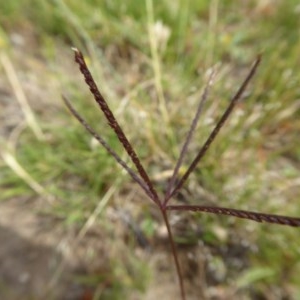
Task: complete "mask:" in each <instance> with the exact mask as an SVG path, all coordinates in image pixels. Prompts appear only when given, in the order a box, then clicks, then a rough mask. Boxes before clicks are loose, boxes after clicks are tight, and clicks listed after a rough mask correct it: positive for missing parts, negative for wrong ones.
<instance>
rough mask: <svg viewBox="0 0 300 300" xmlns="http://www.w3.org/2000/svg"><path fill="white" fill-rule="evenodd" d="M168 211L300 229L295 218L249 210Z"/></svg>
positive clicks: (194, 208)
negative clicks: (199, 213)
mask: <svg viewBox="0 0 300 300" xmlns="http://www.w3.org/2000/svg"><path fill="white" fill-rule="evenodd" d="M166 208H167V210H180V211H193V212H206V213H212V214H216V215H226V216H232V217H236V218H241V219H247V220H251V221H255V222H260V223H262V222H264V223H273V224H279V225H287V226H292V227H300V218H293V217H287V216H281V215H273V214H264V213H258V212H253V211H248V210H240V209H233V208H226V207H216V206H201V205H169V206H167V207H166Z"/></svg>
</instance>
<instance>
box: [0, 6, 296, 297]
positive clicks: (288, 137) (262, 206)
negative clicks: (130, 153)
mask: <svg viewBox="0 0 300 300" xmlns="http://www.w3.org/2000/svg"><path fill="white" fill-rule="evenodd" d="M0 26H1V27H0V54H1V67H0V68H1V74H0V93H1V98H0V103H1V112H0V122H1V126H0V127H1V129H0V133H1V139H0V143H1V144H0V146H1V148H0V151H1V156H0V191H1V193H0V199H1V201H2V202H1V205H5V204H7V203H9V202H11V201H13V200H14V199H25V200H24V201H25V203H27V202H29V203H30V205H29V204H28V210H32V205H33V203H34V205H35V206H34V207H35V209H34V212H35V213H36V214H37V215H38V216H39V218H41V219H43V218H47V220H48V219H50V220H51V221H50V222H51V224H55V228H60V229H61V230H62V231H63V232H64V234H65V235H66V236H71V241H70V244H72V243H75V245H76V247H77V245H79V244H80V243H82V241H83V240H84V243H86V244H85V247H87V248H88V249H89V250H90V252H88V251H87V252H82V253H81V260H82V261H84V262H83V265H84V268H85V272H82V273H80V275H78V274H77V275H74V279H73V280H74V281H75V282H77V283H78V282H79V284H80V285H82V286H85V287H87V288H88V291H89V293H90V294H88V296H89V297H90V298H84V299H124V298H125V299H151V297H152V298H153V297H156V296H153V295H159V292H158V291H156V290H160V293H162V294H161V295H163V298H164V299H174V298H173V296H172V295H173V294H172V292H173V293H174V292H175V295H178V287H177V284H176V277H174V276H175V275H174V274H175V271H174V267H173V266H172V260H171V258H170V259H169V257H170V253H169V247H168V244H167V241H166V236H165V233H164V229H163V225H162V222H161V219H160V217H159V214H158V212H157V211H156V209H155V207H153V205H152V204H151V203H150V201H148V199H147V198H146V197H145V196H144V195H143V192H142V191H140V190H139V189H138V187H137V186H136V185H135V184H134V183H133V182H132V181H131V179H130V178H129V176H127V175H126V174H125V173H124V171H122V170H121V169H120V168H119V167H118V166H117V165H116V163H115V162H114V160H113V159H112V158H111V157H110V156H109V155H107V154H106V152H105V151H104V150H103V149H102V148H101V147H98V145H97V144H95V142H94V140H93V139H91V137H90V136H89V135H88V134H87V133H86V132H85V131H84V129H82V127H81V126H80V124H78V123H77V122H76V121H75V120H74V118H73V117H72V116H71V115H70V114H69V113H68V112H67V110H66V109H65V107H64V106H63V103H62V101H61V95H62V94H64V95H67V97H68V98H69V99H70V100H71V102H72V103H73V104H74V106H75V107H76V108H77V109H78V110H79V111H80V112H81V113H82V115H83V116H84V117H85V118H86V119H87V120H88V122H89V123H90V124H92V125H93V127H94V128H95V129H96V130H97V131H98V132H99V133H100V134H101V136H102V137H104V138H105V139H106V141H108V143H109V144H110V145H111V146H112V147H113V148H114V149H115V151H116V152H118V153H119V154H120V155H121V156H122V157H123V158H124V159H125V160H127V157H126V155H125V153H124V151H123V149H122V147H121V146H120V145H119V144H118V141H117V139H116V137H115V136H114V134H113V132H111V130H110V128H109V127H108V125H107V124H106V123H107V122H106V121H105V119H104V117H103V116H102V113H101V112H100V111H99V110H98V109H97V107H96V105H94V104H93V101H92V96H91V95H90V94H89V91H88V88H87V87H86V86H85V85H84V81H83V78H82V76H81V74H80V72H79V70H78V69H77V66H76V65H75V63H74V62H73V52H72V50H71V47H77V48H79V49H80V50H81V51H82V52H83V53H84V55H85V57H86V60H87V63H88V65H89V67H90V69H91V71H92V73H93V75H94V76H95V79H96V80H97V82H98V83H99V87H100V89H101V91H102V92H103V94H104V95H105V96H106V99H107V101H108V103H109V105H110V106H111V108H112V110H113V111H114V113H115V115H116V117H117V119H118V120H119V122H120V124H121V125H122V127H123V129H124V131H125V133H126V134H127V135H128V137H129V139H130V141H131V142H132V143H133V145H134V147H135V149H136V151H137V152H138V154H139V156H140V158H141V160H142V162H143V164H144V166H145V168H146V170H147V171H148V172H149V175H150V177H151V178H153V180H154V182H155V184H156V186H157V188H158V190H159V191H160V192H161V193H163V192H164V188H165V186H166V184H167V181H168V178H169V177H170V175H171V174H172V173H171V171H172V168H173V167H174V165H175V163H176V159H177V158H178V153H179V151H180V147H181V145H182V142H183V140H184V137H185V136H186V132H187V130H188V128H189V125H190V122H191V119H192V118H193V112H194V111H195V109H196V107H197V103H198V99H199V97H200V95H201V92H202V90H203V86H204V84H205V82H206V80H207V79H208V74H209V71H210V70H211V68H215V69H216V70H217V75H216V78H215V81H214V84H213V87H212V91H211V93H210V97H209V100H208V102H207V104H206V107H205V110H204V112H203V113H202V116H201V119H200V124H199V126H198V129H197V132H196V134H195V136H194V139H193V142H192V144H191V145H190V148H189V155H188V156H187V158H186V161H185V162H184V166H183V169H184V168H186V167H187V166H188V164H189V163H190V162H191V161H192V159H193V157H194V156H195V155H196V154H197V151H198V150H199V148H200V146H201V145H202V143H203V142H204V140H205V139H206V137H207V136H208V134H209V132H210V131H211V130H212V128H213V125H214V124H215V122H216V121H217V119H218V117H219V116H220V115H221V113H222V112H223V110H224V109H225V107H226V105H227V104H228V100H229V99H230V96H231V95H233V93H234V92H235V91H236V90H237V89H238V87H239V84H240V83H241V82H242V80H243V78H244V76H245V75H246V73H247V70H248V69H249V67H250V65H251V63H252V62H253V61H254V59H255V57H256V56H257V54H259V53H261V54H262V56H263V60H262V65H261V67H260V68H259V71H258V74H257V76H256V77H255V78H254V80H253V82H252V83H251V85H250V87H249V88H248V89H247V91H246V93H245V95H244V97H243V99H242V101H241V103H239V105H238V107H237V108H236V109H235V111H234V113H233V115H232V116H231V118H230V120H229V121H228V123H227V124H226V125H225V127H224V128H223V130H222V132H221V134H220V135H219V137H218V138H217V139H216V141H215V142H214V144H213V146H212V147H211V149H210V151H209V152H208V154H207V155H206V156H205V158H204V159H203V161H202V162H201V163H200V165H199V167H198V168H197V170H196V171H195V172H194V174H193V175H192V176H191V177H190V178H189V181H188V182H187V184H186V185H185V187H184V189H183V191H182V193H180V195H179V196H178V199H174V200H172V201H174V203H175V202H176V201H177V202H178V201H181V202H184V203H187V202H189V203H197V204H201V203H203V204H204V203H205V204H207V203H210V204H211V203H213V204H219V205H221V206H225V207H232V208H240V209H249V210H253V211H260V212H266V213H268V212H269V213H274V214H282V215H291V216H299V215H300V204H299V201H298V200H299V195H300V175H299V169H300V145H299V132H300V82H299V79H300V72H299V69H300V55H299V53H300V40H299V37H300V4H299V1H298V0H289V1H284V0H277V1H271V0H257V1H250V0H245V1H231V0H226V1H217V0H213V1H202V0H197V1H180V0H178V1H171V0H164V1H151V0H145V1H137V0H135V1H134V0H131V1H130V0H126V1H101V0H89V1H75V0H68V1H67V0H65V1H63V0H52V1H37V0H23V1H17V0H11V1H1V2H0ZM145 200H146V201H145ZM37 203H38V204H37ZM26 207H27V206H26V205H25V206H22V209H23V210H26ZM14 222H15V221H14V220H12V223H14ZM171 223H172V225H173V229H174V234H175V237H176V242H177V244H178V248H179V251H180V254H181V256H182V264H183V265H184V266H185V267H184V270H185V271H184V274H185V280H186V282H187V286H188V293H189V295H190V298H188V299H194V298H193V297H195V299H199V297H200V296H199V295H201V297H203V298H204V299H206V298H207V299H300V288H299V286H300V279H299V278H300V277H299V273H300V264H299V261H300V260H299V259H300V244H299V230H298V229H293V228H285V227H284V226H276V225H267V224H253V223H252V222H250V221H241V220H235V219H232V218H227V217H217V216H207V215H205V214H189V213H177V212H176V213H173V215H172V216H171ZM12 226H13V225H12ZM91 232H92V233H94V234H95V239H96V240H97V239H101V251H100V250H99V249H98V248H97V247H94V244H93V243H94V238H90V237H89V235H91ZM78 248H80V247H79V246H78ZM95 249H96V250H95ZM159 255H166V257H167V258H168V259H169V260H167V263H165V264H166V266H165V267H164V269H163V271H161V270H160V268H159V267H160V260H159V257H160V256H159ZM74 261H75V262H74V263H76V259H74ZM166 274H167V275H166ZM169 274H171V275H169ZM160 276H161V277H160ZM168 276H170V278H169V277H168ZM170 286H171V288H170ZM156 293H157V294H156ZM197 295H198V296H197ZM175 297H176V296H175ZM30 299H32V298H30Z"/></svg>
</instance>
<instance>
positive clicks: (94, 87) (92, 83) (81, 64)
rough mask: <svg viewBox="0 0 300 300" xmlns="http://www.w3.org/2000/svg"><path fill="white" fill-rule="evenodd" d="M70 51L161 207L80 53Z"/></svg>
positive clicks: (111, 125)
mask: <svg viewBox="0 0 300 300" xmlns="http://www.w3.org/2000/svg"><path fill="white" fill-rule="evenodd" d="M72 49H73V50H74V53H75V61H76V63H77V64H78V65H79V69H80V71H81V73H82V74H83V76H84V79H85V82H86V83H87V85H88V86H89V88H90V91H91V93H92V94H93V96H94V99H95V101H96V102H97V103H98V104H99V106H100V108H101V110H102V112H103V113H104V115H105V117H106V119H107V121H108V124H109V126H110V127H111V128H112V129H113V130H114V131H115V133H116V135H117V137H118V139H119V141H120V142H121V144H122V145H123V147H124V149H125V150H126V152H127V153H128V155H129V157H130V159H131V160H132V162H133V163H134V165H135V166H136V168H137V171H138V172H139V174H140V175H141V177H142V178H143V180H144V181H145V183H146V185H147V186H148V188H149V191H150V193H151V194H152V199H153V201H155V202H156V203H157V204H158V205H161V203H160V201H159V199H158V195H157V192H156V190H155V188H154V186H153V184H152V182H151V180H150V178H149V176H148V174H147V173H146V171H145V169H144V167H143V166H142V164H141V162H140V159H139V158H138V156H137V154H136V152H135V151H134V149H133V147H132V146H131V144H130V142H129V140H128V139H127V137H126V136H125V134H124V132H123V130H122V128H121V127H120V125H119V123H118V122H117V120H116V118H115V117H114V115H113V113H112V111H111V110H110V108H109V107H108V105H107V102H106V100H105V99H104V97H103V96H102V94H101V93H100V91H99V89H98V87H97V85H96V83H95V81H94V79H93V76H92V75H91V73H90V71H89V69H88V67H87V65H86V63H85V60H84V57H83V55H82V53H81V52H80V51H79V50H78V49H77V48H72Z"/></svg>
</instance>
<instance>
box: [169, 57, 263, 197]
mask: <svg viewBox="0 0 300 300" xmlns="http://www.w3.org/2000/svg"><path fill="white" fill-rule="evenodd" d="M260 61H261V56H258V57H257V59H256V60H255V62H254V64H253V65H252V67H251V69H250V71H249V74H248V76H247V77H246V79H245V80H244V82H243V83H242V85H241V86H240V88H239V89H238V91H237V92H236V94H235V95H234V96H233V98H232V99H231V101H230V104H229V106H228V107H227V109H226V110H225V112H224V114H223V115H222V117H221V119H220V120H219V122H218V123H217V125H216V126H215V128H214V130H213V131H212V132H211V134H210V135H209V137H208V139H207V140H206V142H205V143H204V145H203V146H202V148H201V149H200V151H199V153H198V154H197V156H196V157H195V159H194V160H193V162H192V163H191V165H190V167H189V168H188V170H187V171H186V173H185V174H184V175H183V176H182V178H181V179H180V181H179V182H178V184H177V185H176V187H175V188H174V190H173V191H172V193H171V194H170V195H169V197H167V201H168V199H170V198H171V197H173V196H174V195H175V194H176V193H177V192H178V191H179V190H180V189H181V187H182V186H183V184H184V183H185V182H186V180H187V179H188V177H189V176H190V174H191V173H192V172H193V171H194V170H195V168H196V167H197V164H198V163H199V161H200V160H201V159H202V158H203V156H204V155H205V154H206V152H207V150H208V148H209V146H210V145H211V143H212V142H213V141H214V139H215V137H216V136H217V134H218V133H219V131H220V129H221V128H222V127H223V125H224V123H225V121H226V120H227V119H228V117H229V115H230V114H231V112H232V110H233V108H234V107H235V105H236V104H237V102H238V100H239V99H240V98H241V96H242V94H243V92H244V91H245V89H246V87H247V85H248V84H249V82H250V80H251V79H252V78H253V76H254V74H255V72H256V70H257V67H258V66H259V64H260Z"/></svg>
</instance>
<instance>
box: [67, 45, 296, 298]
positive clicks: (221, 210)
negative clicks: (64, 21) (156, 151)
mask: <svg viewBox="0 0 300 300" xmlns="http://www.w3.org/2000/svg"><path fill="white" fill-rule="evenodd" d="M73 50H74V53H75V61H76V63H77V64H78V65H79V68H80V71H81V73H82V74H83V76H84V79H85V82H86V84H87V85H88V86H89V88H90V91H91V93H92V94H93V96H94V99H95V100H96V102H97V103H98V104H99V106H100V109H101V110H102V112H103V113H104V116H105V118H106V119H107V121H108V124H109V126H110V127H111V128H112V129H113V130H114V132H115V134H116V135H117V137H118V139H119V141H120V143H121V144H122V146H123V147H124V149H125V151H126V152H127V154H128V155H129V157H130V159H131V160H132V163H133V164H134V166H135V167H136V171H134V170H133V169H131V168H130V167H129V166H128V164H127V163H126V162H125V161H124V160H122V159H121V158H120V156H119V155H118V154H117V153H116V152H115V151H114V150H113V149H112V148H111V147H110V146H109V145H108V144H107V143H106V142H105V140H104V139H103V138H102V137H101V136H100V135H99V134H98V133H96V132H95V131H94V129H93V128H92V127H91V126H90V125H89V124H88V123H87V122H86V121H85V120H84V119H83V118H82V117H81V115H80V114H79V113H78V112H77V111H76V110H75V108H74V107H73V106H72V105H71V103H70V101H69V100H68V99H67V98H66V97H64V96H63V100H64V102H65V104H66V106H67V107H68V109H69V110H70V112H71V113H72V114H73V115H74V116H75V118H76V119H77V120H78V121H79V122H80V123H81V124H82V125H83V127H84V128H85V129H86V130H87V131H88V132H89V133H90V134H91V135H92V136H93V137H94V138H95V139H96V140H97V141H98V142H99V143H100V144H101V145H102V146H103V147H104V148H105V149H106V151H107V152H108V153H109V154H110V155H111V156H113V157H114V159H115V160H116V162H117V163H119V164H120V165H121V166H122V167H123V168H124V169H125V170H126V171H127V172H128V174H129V175H130V176H131V178H132V179H133V180H134V181H135V182H136V183H137V184H138V185H139V186H140V187H141V188H142V189H143V190H144V192H145V194H146V195H147V196H148V197H149V199H150V200H151V201H153V203H154V204H155V205H156V206H157V209H158V210H159V211H160V213H161V215H162V218H163V220H164V223H165V226H166V228H167V232H168V240H169V243H170V247H171V252H172V255H173V258H174V263H175V267H176V273H177V276H178V281H179V287H180V294H181V299H183V300H184V299H186V293H185V288H184V284H183V276H182V272H181V267H180V264H179V260H178V254H177V250H176V246H175V243H174V239H173V234H172V230H171V226H170V222H169V214H170V213H171V212H172V211H174V210H176V211H194V212H206V213H212V214H220V215H228V216H232V217H237V218H244V219H249V220H252V221H256V222H266V223H275V224H280V225H287V226H294V227H300V218H293V217H288V216H281V215H273V214H266V213H259V212H252V211H247V210H239V209H232V208H226V207H217V206H202V205H171V204H170V202H171V199H172V198H173V197H174V196H176V194H177V193H178V192H179V190H180V189H181V188H182V186H183V184H184V183H185V181H186V180H187V179H188V177H189V175H190V174H191V173H192V172H193V171H194V170H195V168H196V167H197V165H198V163H199V162H200V160H201V159H202V158H203V156H204V155H205V153H206V152H207V150H208V149H209V147H210V145H211V144H212V142H213V141H214V139H215V138H216V136H217V135H218V133H219V131H220V129H221V128H222V127H223V125H224V123H225V121H226V120H227V118H228V117H229V115H230V114H231V112H232V111H233V109H234V107H235V105H236V104H237V102H238V101H239V99H240V98H241V96H242V94H243V92H244V91H245V89H246V87H247V85H248V84H249V82H250V80H251V79H252V78H253V76H254V75H255V73H256V70H257V68H258V66H259V64H260V61H261V57H260V56H258V57H257V58H256V60H255V61H254V63H253V65H252V66H251V68H250V70H249V73H248V75H247V76H246V78H245V79H244V81H243V82H242V84H241V85H240V87H239V89H238V90H237V92H236V94H235V95H234V96H233V97H232V98H231V100H230V103H229V105H228V107H227V108H226V110H225V112H224V113H223V115H222V116H221V118H220V120H219V121H218V122H217V124H216V125H215V127H214V129H213V130H212V132H211V133H210V134H209V136H208V138H207V140H206V142H205V143H204V144H203V146H202V147H201V148H200V150H199V152H198V154H197V155H196V157H195V158H194V159H193V161H192V163H191V164H190V166H189V167H188V169H187V171H186V172H185V173H184V174H183V175H182V176H181V177H180V175H179V169H180V167H181V164H182V162H183V158H184V156H185V155H186V154H187V148H188V145H189V143H190V142H191V138H192V135H193V132H194V130H195V128H196V124H197V122H198V120H199V116H200V113H201V110H202V107H203V104H204V102H205V100H206V98H207V94H208V89H209V85H210V80H209V81H208V83H207V85H206V87H205V89H204V91H203V94H202V97H201V99H200V101H199V105H198V108H197V110H196V114H195V117H194V118H193V120H192V123H191V126H190V129H189V131H188V134H187V137H186V139H185V141H184V143H183V147H182V149H181V152H180V155H179V158H178V161H177V163H176V165H175V168H174V171H173V175H172V177H171V179H170V181H169V184H168V187H167V189H166V193H165V195H164V196H163V197H159V195H158V192H157V190H156V189H155V187H154V185H153V183H152V181H151V179H150V178H149V176H148V174H147V172H146V170H145V169H144V167H143V165H142V163H141V161H140V159H139V158H138V155H137V153H136V151H135V150H134V148H133V146H132V144H131V143H130V141H129V140H128V138H127V137H126V135H125V133H124V131H123V130H122V128H121V126H120V125H119V123H118V121H117V120H116V119H115V117H114V114H113V113H112V111H111V110H110V108H109V106H108V104H107V102H106V100H105V99H104V97H103V96H102V94H101V92H100V91H99V89H98V87H97V85H96V83H95V81H94V79H93V76H92V75H91V73H90V71H89V69H88V67H87V65H86V63H85V61H84V57H83V55H82V53H81V52H80V51H79V50H78V49H76V48H74V49H73ZM210 79H211V78H210Z"/></svg>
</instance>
